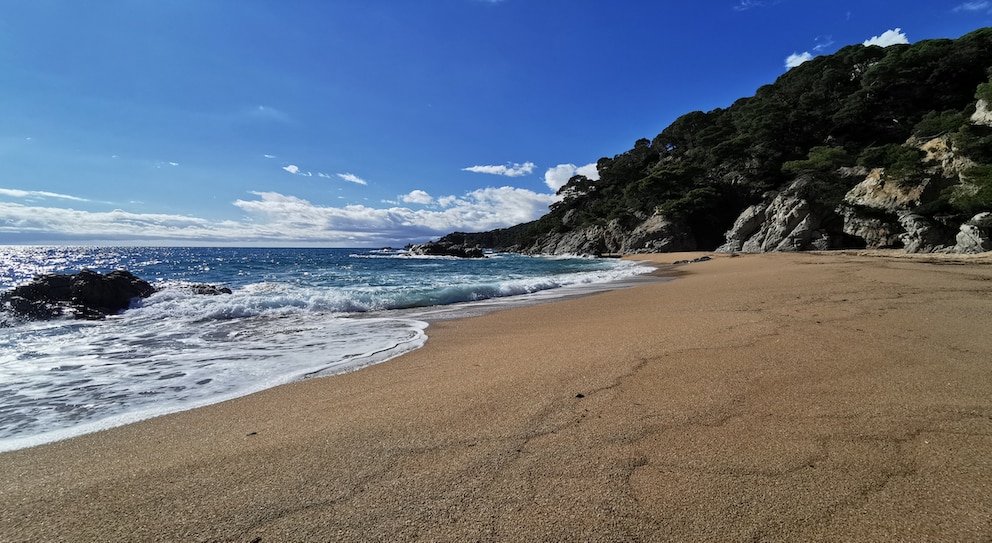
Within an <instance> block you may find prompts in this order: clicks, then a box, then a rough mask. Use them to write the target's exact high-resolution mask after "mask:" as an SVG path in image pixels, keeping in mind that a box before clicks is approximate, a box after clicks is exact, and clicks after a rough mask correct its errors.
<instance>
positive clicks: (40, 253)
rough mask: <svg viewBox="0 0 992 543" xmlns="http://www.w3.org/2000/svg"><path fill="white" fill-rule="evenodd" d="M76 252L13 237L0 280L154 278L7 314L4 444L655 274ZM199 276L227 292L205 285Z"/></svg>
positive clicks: (335, 368) (319, 371) (606, 268)
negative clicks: (116, 272) (96, 296)
mask: <svg viewBox="0 0 992 543" xmlns="http://www.w3.org/2000/svg"><path fill="white" fill-rule="evenodd" d="M75 251H76V252H75V253H74V252H73V250H68V249H60V248H55V249H46V248H33V249H29V250H21V249H17V250H9V251H7V252H6V253H3V255H6V256H3V258H0V261H2V262H3V263H4V264H3V266H2V267H0V268H2V269H0V272H2V274H3V284H4V286H5V287H8V288H9V286H11V285H13V284H16V283H19V282H22V281H23V280H24V278H25V277H30V273H34V272H38V271H46V272H49V271H60V270H63V269H67V268H76V269H78V268H79V267H96V268H98V269H99V268H100V267H105V268H109V269H113V268H117V267H126V268H131V269H133V270H134V271H136V272H138V275H139V276H143V277H147V278H150V279H155V280H156V281H157V283H156V285H157V286H158V287H160V288H161V290H160V291H159V292H157V293H156V294H154V295H153V296H151V297H150V298H148V299H146V300H143V301H140V302H138V303H136V304H135V305H134V307H132V309H130V310H129V311H127V312H125V313H124V314H122V315H118V316H114V317H111V318H109V319H108V320H106V321H100V322H85V321H69V320H60V321H52V322H45V323H17V322H8V325H9V327H7V328H4V329H3V334H0V451H4V450H12V449H18V448H23V447H28V446H32V445H37V444H41V443H46V442H50V441H55V440H59V439H64V438H67V437H71V436H75V435H80V434H83V433H88V432H92V431H96V430H99V429H103V428H109V427H112V426H117V425H121V424H125V423H128V422H133V421H137V420H142V419H146V418H149V417H153V416H158V415H162V414H166V413H171V412H176V411H180V410H185V409H191V408H194V407H199V406H203V405H207V404H211V403H216V402H219V401H223V400H226V399H230V398H234V397H237V396H242V395H245V394H249V393H252V392H256V391H259V390H262V389H265V388H269V387H272V386H275V385H279V384H282V383H287V382H291V381H295V380H299V379H303V378H306V377H308V376H315V375H332V374H335V373H341V372H345V371H350V370H354V369H357V368H360V367H363V366H367V365H369V364H374V363H377V362H381V361H383V360H386V359H388V358H391V357H394V356H396V355H399V354H402V353H404V352H407V351H409V350H412V349H416V348H417V347H419V346H421V345H423V343H424V341H425V340H426V335H425V332H424V331H425V328H426V326H427V324H426V323H425V322H424V320H433V319H437V318H446V316H456V315H457V316H461V315H466V314H473V313H476V314H477V313H479V312H485V311H488V310H491V309H494V308H500V307H507V306H509V305H512V304H517V303H534V302H535V301H536V300H543V299H546V298H552V297H557V296H564V295H569V294H573V293H576V292H588V291H590V290H594V289H602V288H606V287H604V285H606V284H609V283H615V282H617V281H623V280H627V279H629V278H631V277H634V276H637V275H639V274H643V273H646V272H647V271H649V268H647V267H644V266H640V265H637V264H635V263H631V262H620V261H610V262H604V261H595V260H591V259H575V258H555V259H550V258H543V259H542V258H537V259H530V258H526V257H520V256H519V255H493V256H491V257H490V258H487V259H480V260H477V261H463V260H458V259H451V258H444V257H427V258H421V257H410V256H407V255H403V254H400V253H397V254H375V253H374V254H370V255H365V254H350V253H347V252H333V251H332V252H325V251H318V250H300V251H291V250H282V251H271V252H268V251H264V250H258V251H250V250H237V249H229V250H228V249H188V248H186V249H168V248H162V249H153V248H152V249H126V250H125V249H121V250H117V251H116V252H115V250H113V249H112V248H81V249H75ZM0 253H2V251H0ZM0 256H2V255H0ZM40 261H44V262H47V263H46V264H45V265H44V266H41V267H39V266H37V265H35V264H34V263H35V262H40ZM53 262H54V263H57V265H55V264H52V263H53ZM8 263H9V264H8ZM143 266H147V268H143ZM197 282H211V283H219V284H226V285H227V286H230V287H231V288H232V290H233V292H232V293H231V294H225V295H218V296H205V295H197V294H194V292H193V289H191V288H190V284H191V283H197ZM412 308H417V309H412ZM397 309H400V310H401V311H395V310H397ZM387 310H391V311H387ZM358 313H361V314H362V315H363V316H362V318H354V315H355V314H358ZM349 315H351V316H349ZM0 325H3V323H0Z"/></svg>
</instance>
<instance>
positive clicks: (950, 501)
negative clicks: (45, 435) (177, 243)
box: [0, 252, 992, 542]
mask: <svg viewBox="0 0 992 543" xmlns="http://www.w3.org/2000/svg"><path fill="white" fill-rule="evenodd" d="M695 256H699V255H698V254H691V255H686V254H678V255H653V256H649V257H644V256H639V257H638V258H639V259H650V260H652V261H654V262H657V263H660V264H666V263H671V262H673V261H675V260H679V259H685V258H692V257H695ZM713 256H714V258H713V260H711V261H707V262H697V263H691V264H686V265H682V266H678V267H677V268H676V270H677V275H678V276H677V278H676V279H675V280H672V281H668V282H663V283H655V284H646V285H641V286H637V287H634V288H628V289H623V290H615V291H610V292H605V293H600V294H596V295H591V296H586V297H581V298H575V299H569V300H564V301H559V302H555V303H549V304H544V305H537V306H530V307H522V308H515V309H511V310H506V311H500V312H495V313H491V314H488V315H484V316H481V317H472V318H466V319H460V320H452V321H442V322H437V323H434V324H432V325H431V327H430V328H429V329H428V331H427V332H428V335H429V337H430V339H429V340H428V342H427V344H426V346H425V347H423V348H422V349H419V350H417V351H415V352H413V353H410V354H407V355H404V356H402V357H399V358H396V359H393V360H390V361H388V362H386V363H383V364H379V365H376V366H373V367H370V368H366V369H363V370H360V371H357V372H353V373H350V374H347V375H342V376H336V377H332V378H324V379H313V380H309V381H304V382H300V383H295V384H292V385H287V386H282V387H278V388H275V389H270V390H268V391H265V392H261V393H258V394H254V395H251V396H247V397H244V398H240V399H237V400H233V401H229V402H225V403H222V404H217V405H214V406H210V407H206V408H202V409H197V410H193V411H188V412H183V413H178V414H174V415H169V416H164V417H160V418H156V419H152V420H149V421H144V422H140V423H137V424H132V425H128V426H123V427H120V428H116V429H112V430H107V431H103V432H99V433H96V434H90V435H85V436H82V437H79V438H74V439H70V440H66V441H63V442H58V443H53V444H49V445H45V446H41V447H36V448H33V449H27V450H21V451H13V452H9V453H2V454H0V503H2V504H3V505H2V506H0V541H3V542H14V541H18V542H20V541H24V542H27V541H33V542H35V541H71V542H83V541H101V542H107V541H202V542H213V541H225V542H226V541H238V542H279V541H411V540H422V541H800V540H804V541H809V540H815V541H989V540H992V339H990V334H989V332H990V325H992V256H990V254H989V253H986V254H984V255H979V256H975V257H955V256H946V255H936V256H934V255H929V256H926V255H924V256H905V255H901V254H899V253H895V252H893V253H871V254H869V253H858V252H845V253H829V254H826V253H804V254H764V255H743V256H740V257H736V258H731V257H729V256H727V255H713Z"/></svg>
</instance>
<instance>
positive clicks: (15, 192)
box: [0, 188, 89, 202]
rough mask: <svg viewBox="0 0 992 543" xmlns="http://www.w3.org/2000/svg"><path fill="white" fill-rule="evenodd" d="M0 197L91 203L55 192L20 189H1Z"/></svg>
mask: <svg viewBox="0 0 992 543" xmlns="http://www.w3.org/2000/svg"><path fill="white" fill-rule="evenodd" d="M0 196H10V197H11V198H25V199H39V198H58V199H61V200H73V201H76V202H88V201H89V200H87V199H85V198H79V197H77V196H70V195H68V194H58V193H55V192H47V191H43V190H19V189H2V188H0Z"/></svg>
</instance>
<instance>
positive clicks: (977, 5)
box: [954, 0, 992, 13]
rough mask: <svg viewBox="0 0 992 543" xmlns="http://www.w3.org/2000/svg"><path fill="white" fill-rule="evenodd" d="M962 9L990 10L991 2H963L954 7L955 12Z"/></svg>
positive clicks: (982, 0) (983, 0) (991, 8)
mask: <svg viewBox="0 0 992 543" xmlns="http://www.w3.org/2000/svg"><path fill="white" fill-rule="evenodd" d="M962 11H992V2H988V1H985V0H981V1H978V2H965V3H963V4H961V5H959V6H957V7H956V8H954V12H955V13H960V12H962Z"/></svg>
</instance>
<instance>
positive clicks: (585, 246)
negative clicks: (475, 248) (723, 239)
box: [523, 214, 696, 255]
mask: <svg viewBox="0 0 992 543" xmlns="http://www.w3.org/2000/svg"><path fill="white" fill-rule="evenodd" d="M695 250H696V239H695V237H694V236H693V235H692V233H691V232H689V231H688V230H687V229H686V228H685V227H684V226H682V225H681V224H679V223H676V222H673V221H670V220H668V219H667V218H665V217H664V216H663V215H660V214H655V215H652V216H650V217H647V218H646V219H644V220H643V221H641V222H640V223H638V224H637V225H636V226H634V227H633V228H624V227H623V225H622V224H621V223H620V222H619V221H617V220H612V221H610V222H608V223H607V224H606V225H592V226H588V227H585V228H577V229H574V230H569V231H567V232H553V233H550V234H546V235H545V236H543V237H541V238H539V239H538V240H537V241H536V242H534V243H533V244H532V245H531V246H529V247H527V248H525V249H524V250H523V252H525V253H528V254H577V255H602V254H612V253H621V254H638V253H641V254H643V253H668V252H677V251H695Z"/></svg>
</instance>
